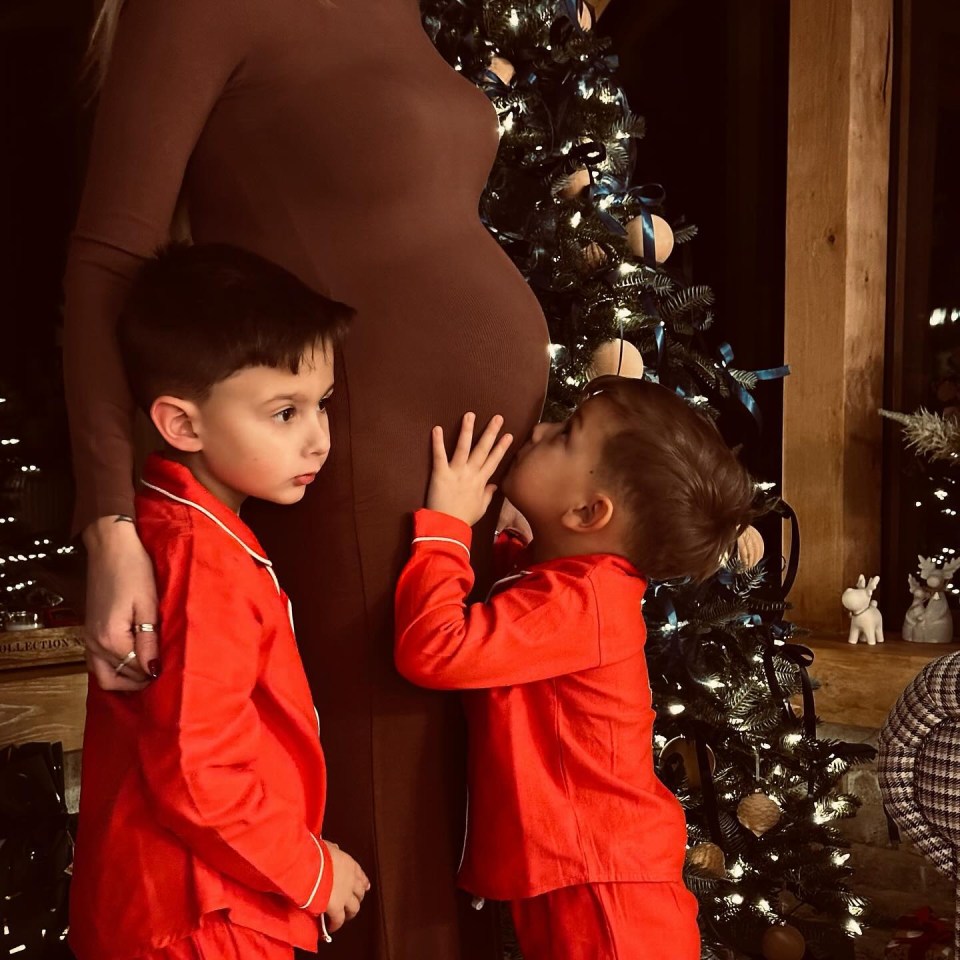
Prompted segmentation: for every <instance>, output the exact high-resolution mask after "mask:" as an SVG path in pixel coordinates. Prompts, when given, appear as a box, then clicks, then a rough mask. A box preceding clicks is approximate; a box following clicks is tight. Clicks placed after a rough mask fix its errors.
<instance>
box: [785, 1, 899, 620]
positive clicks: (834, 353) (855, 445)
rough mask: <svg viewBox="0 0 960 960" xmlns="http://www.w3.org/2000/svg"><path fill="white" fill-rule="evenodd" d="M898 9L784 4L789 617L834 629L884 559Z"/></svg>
mask: <svg viewBox="0 0 960 960" xmlns="http://www.w3.org/2000/svg"><path fill="white" fill-rule="evenodd" d="M892 8H893V0H832V2H830V3H823V2H822V0H794V2H793V3H792V4H791V12H790V68H789V69H790V80H789V121H788V160H787V237H786V291H785V292H786V302H785V311H786V317H785V337H784V352H785V355H786V360H787V362H788V363H789V364H790V365H791V367H792V370H793V373H792V376H790V377H789V378H788V379H787V381H786V384H785V387H784V450H783V491H784V496H785V498H786V499H787V500H788V502H790V503H791V504H792V505H793V506H794V508H795V509H796V511H797V514H798V516H799V518H800V528H801V531H802V535H803V556H802V557H801V565H800V573H799V575H798V577H797V581H796V585H795V587H794V590H793V593H792V595H791V598H790V599H791V601H792V602H793V604H794V612H793V614H792V616H793V618H794V619H795V620H796V621H797V622H798V623H799V624H800V625H801V626H809V627H813V628H819V629H827V630H831V629H842V626H843V618H844V613H843V610H842V608H841V606H840V600H839V597H840V593H841V591H842V590H843V588H844V587H846V586H851V585H852V583H853V581H854V580H855V579H856V577H857V574H859V573H861V572H862V573H864V574H866V575H868V576H869V575H871V574H874V573H877V572H879V567H880V460H881V457H880V450H881V425H880V418H879V417H878V416H877V412H876V411H877V408H878V407H879V406H880V403H881V392H882V385H883V346H884V318H885V306H886V262H887V194H888V182H889V166H890V91H891V78H890V66H891V46H892V29H893V19H892V18H893V9H892ZM889 586H890V587H891V588H892V586H893V585H889Z"/></svg>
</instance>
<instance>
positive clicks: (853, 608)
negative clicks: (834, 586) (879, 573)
mask: <svg viewBox="0 0 960 960" xmlns="http://www.w3.org/2000/svg"><path fill="white" fill-rule="evenodd" d="M879 582H880V578H879V577H871V578H870V581H869V583H868V582H866V581H865V580H864V577H863V574H862V573H861V574H860V576H859V577H858V578H857V585H856V586H855V587H847V589H846V590H844V591H843V594H842V596H841V597H840V602H841V603H842V604H843V606H844V608H845V609H846V610H847V612H848V613H849V614H850V635H849V636H848V637H847V642H848V643H857V642H858V641H859V640H860V637H861V636H862V637H863V639H864V640H865V641H866V642H867V643H868V644H869V645H870V646H873V645H874V644H876V643H883V617H882V616H881V614H880V611H879V610H878V609H877V601H876V600H871V599H870V598H871V597H872V596H873V591H874V590H876V589H877V584H878V583H879Z"/></svg>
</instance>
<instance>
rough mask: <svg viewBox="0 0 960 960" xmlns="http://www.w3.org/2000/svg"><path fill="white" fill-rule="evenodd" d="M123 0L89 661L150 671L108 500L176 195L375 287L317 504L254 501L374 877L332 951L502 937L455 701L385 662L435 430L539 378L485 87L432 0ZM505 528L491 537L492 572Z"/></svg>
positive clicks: (83, 275)
mask: <svg viewBox="0 0 960 960" xmlns="http://www.w3.org/2000/svg"><path fill="white" fill-rule="evenodd" d="M106 4H107V5H106V8H105V12H104V15H103V19H102V20H101V26H102V29H101V30H100V32H99V33H98V39H99V47H98V48H97V49H98V54H99V63H100V66H101V67H102V68H103V69H104V71H105V75H104V80H103V84H102V88H101V91H100V97H99V104H98V114H97V121H96V127H95V133H94V138H93V145H92V151H91V156H90V161H89V168H88V173H87V182H86V188H85V191H84V195H83V201H82V204H81V210H80V214H79V220H78V224H77V228H76V232H75V235H74V238H73V241H72V246H71V250H70V257H69V263H68V270H67V318H66V345H65V352H66V367H67V388H68V401H69V405H70V414H71V429H72V434H73V441H74V458H75V472H76V478H77V486H78V506H77V526H78V529H82V530H83V532H84V540H85V543H86V544H87V547H88V551H89V562H90V574H89V588H88V628H89V631H88V632H89V644H90V653H91V667H92V669H93V671H94V673H95V674H96V676H97V677H98V679H100V680H101V682H102V683H104V685H107V686H112V687H114V688H115V689H135V688H136V682H135V681H136V678H135V676H134V673H135V671H134V670H126V671H125V673H126V675H127V676H128V678H129V679H126V680H124V679H122V678H121V679H119V680H116V679H114V676H115V674H114V668H115V667H116V664H117V663H118V662H119V661H120V660H122V659H123V657H124V656H125V655H126V654H127V653H128V652H129V651H130V649H131V646H132V643H133V634H132V629H133V625H134V624H135V623H140V622H151V621H152V619H153V616H154V614H155V590H154V585H153V579H152V572H151V570H150V567H149V563H148V561H147V560H146V556H145V554H144V553H143V550H142V547H141V546H140V544H139V541H138V540H137V538H136V533H135V530H134V528H133V526H132V525H131V524H129V523H125V522H117V517H120V516H124V515H131V514H132V512H133V509H132V496H133V483H132V479H131V478H132V475H133V444H132V439H131V435H132V409H133V407H132V403H131V400H130V396H129V392H128V389H127V386H126V384H125V383H124V379H123V375H122V372H121V369H120V364H119V360H118V357H117V351H116V346H115V342H114V323H115V320H116V317H117V314H118V312H119V310H120V308H121V305H122V304H123V301H124V296H125V293H126V290H127V288H128V285H129V282H130V279H131V277H132V276H133V275H134V274H135V273H136V271H137V269H138V267H139V265H140V263H141V262H142V259H143V258H144V257H146V256H148V255H149V254H150V253H151V252H152V251H153V250H154V249H155V248H156V247H157V246H158V245H160V244H162V243H163V242H165V241H166V240H167V239H168V237H169V235H170V230H171V222H172V220H173V218H174V212H175V210H176V209H177V207H178V203H179V205H180V206H181V207H185V209H186V211H187V213H188V216H189V223H190V228H191V232H192V235H193V238H194V239H195V240H197V241H225V242H229V243H233V244H237V245H239V246H243V247H246V248H248V249H250V250H253V251H255V252H256V253H259V254H261V255H263V256H265V257H268V258H270V259H272V260H274V261H276V262H278V263H280V264H281V265H283V266H284V267H286V268H287V269H289V270H291V271H293V272H294V273H296V274H297V275H298V276H300V277H301V279H303V280H304V281H306V282H307V283H308V284H310V285H312V286H313V287H315V288H316V289H318V290H320V291H322V292H323V293H325V294H327V295H329V296H331V297H334V298H336V299H338V300H342V301H344V302H346V303H349V304H350V305H352V306H353V307H354V308H356V310H357V316H356V320H355V321H354V323H353V326H352V329H351V332H350V335H349V338H348V343H347V344H346V346H345V348H344V350H343V352H342V355H341V356H339V357H338V358H337V367H336V392H335V399H334V403H333V405H332V406H331V435H332V437H333V450H332V454H331V456H330V459H329V461H328V463H327V466H326V467H325V468H324V470H323V471H322V472H321V474H320V475H319V477H318V480H317V482H316V483H315V484H314V485H313V486H312V487H311V488H310V489H309V490H308V492H307V496H306V497H305V499H304V501H303V503H302V504H301V505H299V506H298V507H296V508H284V509H283V510H280V509H277V510H271V509H269V508H268V507H267V506H261V505H257V507H256V508H251V509H250V510H249V512H248V511H247V510H246V508H245V513H244V516H245V518H246V519H248V520H249V521H250V523H251V524H252V525H253V526H254V528H255V530H256V532H257V534H258V536H259V537H260V539H261V542H262V543H263V545H264V547H265V549H266V550H267V552H268V554H269V555H270V557H271V558H272V560H273V561H274V563H275V565H276V568H277V571H278V575H279V577H280V580H281V582H282V584H283V586H284V587H285V589H286V590H287V592H288V593H289V594H290V596H291V598H292V600H293V606H294V612H295V616H296V623H297V638H298V642H299V645H300V648H301V652H302V655H303V660H304V663H305V665H306V668H307V672H308V675H309V677H310V680H311V684H312V687H313V693H314V699H315V701H316V705H317V709H318V711H319V715H320V724H321V735H322V739H323V743H324V747H325V750H326V752H327V763H328V772H329V778H330V792H329V797H328V806H327V811H328V812H327V821H326V825H325V834H326V835H328V836H329V837H330V838H331V839H332V840H334V841H336V842H338V843H340V844H341V845H342V846H343V847H344V848H345V849H347V850H349V851H350V852H351V853H352V854H354V855H355V856H356V858H357V860H358V861H359V862H360V863H361V864H362V865H363V866H364V868H365V869H366V871H367V873H368V874H369V876H370V878H371V881H372V883H373V889H372V891H371V892H370V894H369V895H368V897H367V899H366V901H365V903H364V910H363V911H362V912H361V914H360V917H359V918H358V920H357V921H356V922H355V924H354V925H353V926H352V927H351V928H350V929H347V930H345V931H344V932H343V934H342V935H341V936H340V937H339V938H337V940H336V942H335V943H334V944H333V945H332V946H331V947H329V948H326V947H325V948H324V953H326V954H328V955H329V956H331V957H341V958H351V960H467V958H470V960H473V958H478V960H493V958H494V957H495V954H496V951H495V949H494V947H493V935H492V933H493V932H492V923H491V917H490V916H489V914H490V911H489V910H485V911H482V912H481V913H479V914H478V913H476V912H475V911H472V910H470V909H469V905H467V904H465V903H464V902H463V901H461V900H460V899H459V898H458V895H457V894H455V892H454V877H455V872H456V867H457V863H458V860H459V857H460V850H461V846H462V842H463V825H464V819H465V803H466V798H465V791H464V767H465V739H464V732H463V722H462V718H461V713H460V708H459V704H458V702H457V701H456V699H454V698H453V697H451V696H449V695H443V694H435V693H430V692H427V691H423V690H418V689H415V688H414V687H412V686H410V685H408V684H407V683H406V682H405V681H403V680H402V679H400V677H399V676H398V675H397V674H396V673H395V672H394V669H393V664H392V622H391V616H392V615H391V611H392V595H393V584H394V580H395V578H396V575H397V574H398V572H399V570H400V568H401V566H402V564H403V560H404V557H405V555H406V552H407V549H408V543H407V537H408V530H409V514H410V512H411V511H412V510H414V509H415V508H417V507H418V506H420V505H421V504H422V502H423V498H424V493H425V490H426V485H427V476H428V457H429V451H428V444H427V443H426V439H425V438H427V437H428V435H429V428H430V427H431V426H433V425H434V424H440V425H442V426H443V427H444V429H445V431H446V434H447V436H456V434H457V429H458V425H459V419H460V416H461V414H462V413H463V412H464V411H465V410H474V411H476V413H477V416H478V419H479V421H480V422H481V423H485V422H486V420H487V419H488V418H489V417H490V416H491V415H492V414H494V413H502V414H504V416H505V418H506V424H505V429H506V430H508V431H510V432H512V433H513V434H514V435H515V436H517V437H518V438H523V437H525V435H526V434H527V433H528V432H529V430H530V429H531V427H532V426H533V424H534V423H535V422H536V420H537V418H538V415H539V412H540V407H541V404H542V401H543V396H544V392H545V388H546V378H547V366H548V356H547V349H546V345H547V331H546V327H545V324H544V320H543V316H542V313H541V311H540V308H539V306H538V304H537V301H536V299H535V298H534V296H533V294H532V293H531V292H530V290H529V289H528V288H527V286H526V284H525V282H524V281H523V279H522V277H521V276H520V275H519V273H517V271H516V270H515V269H514V267H513V265H512V264H511V263H510V261H509V260H508V258H507V257H506V256H505V254H504V253H503V252H502V251H501V250H500V248H499V246H498V245H497V244H496V242H495V241H494V240H493V239H491V237H490V236H489V235H488V234H487V232H486V231H485V230H484V228H483V226H482V225H481V224H480V222H479V220H478V217H477V205H478V200H479V197H480V194H481V191H482V190H483V187H484V183H485V180H486V176H487V173H488V171H489V169H490V166H491V164H492V162H493V158H494V155H495V152H496V149H497V123H496V117H495V115H494V111H493V108H492V106H491V105H490V103H489V102H488V101H487V99H486V97H485V96H484V95H483V94H482V93H481V92H479V91H478V90H477V89H475V88H474V87H473V86H472V85H471V84H470V83H469V82H467V81H465V80H464V79H463V78H461V77H460V76H459V75H458V74H457V73H456V72H455V71H453V70H452V69H451V68H450V67H449V66H448V65H447V64H446V63H445V62H444V61H443V60H442V59H441V58H440V56H439V55H438V54H437V53H436V51H435V50H434V48H433V46H432V44H431V43H430V41H429V39H428V38H427V37H426V35H425V34H424V33H423V31H422V29H421V26H420V19H419V11H418V9H417V3H416V0H126V2H125V3H124V2H123V0H106ZM491 513H492V515H493V516H496V510H495V509H494V510H492V511H491ZM491 523H492V521H488V522H487V523H486V525H485V526H484V527H483V528H481V529H480V530H479V531H478V535H477V537H476V543H477V546H478V549H477V551H476V552H475V556H474V559H475V565H476V566H477V568H478V572H479V575H480V577H481V582H482V578H483V576H484V574H485V569H484V568H485V564H486V563H487V552H486V545H488V544H489V543H490V542H491V541H492V527H491ZM228 628H229V625H225V629H228ZM158 630H159V638H160V654H159V655H160V658H161V661H162V649H163V639H162V634H163V625H162V624H160V625H159V626H158ZM147 660H148V657H142V658H141V662H142V663H143V664H144V665H146V663H147ZM141 679H142V677H141Z"/></svg>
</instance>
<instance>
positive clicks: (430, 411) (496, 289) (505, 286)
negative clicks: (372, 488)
mask: <svg viewBox="0 0 960 960" xmlns="http://www.w3.org/2000/svg"><path fill="white" fill-rule="evenodd" d="M477 229H478V231H479V236H478V234H477V233H476V232H474V231H471V232H470V233H468V234H467V235H465V236H464V237H462V238H460V239H459V240H455V241H450V240H447V241H445V242H442V243H437V244H433V245H429V246H428V245H424V246H422V247H419V248H418V249H417V250H415V251H407V252H405V253H395V254H394V255H393V256H392V257H391V258H389V259H384V260H380V261H379V262H378V263H376V265H375V266H372V265H370V264H371V261H367V264H366V266H365V268H364V269H362V270H360V271H358V273H357V275H356V276H354V277H347V278H345V279H346V280H347V282H346V283H344V284H343V290H342V291H340V290H338V291H336V294H337V295H338V296H340V297H342V299H344V300H346V302H348V303H350V304H351V305H352V306H354V307H355V308H356V310H357V316H356V319H355V321H354V324H353V327H352V329H351V331H350V335H349V337H348V340H347V344H346V346H345V349H344V356H345V358H346V361H347V365H348V371H349V374H350V377H351V394H352V395H355V391H354V389H353V388H354V386H359V387H361V388H362V389H361V390H360V395H361V396H365V397H369V396H371V395H372V394H378V395H380V396H381V397H383V395H384V391H385V390H389V391H391V392H398V393H400V394H402V395H403V397H404V404H403V406H404V408H405V410H406V411H407V412H408V414H409V413H413V414H414V415H416V412H417V411H419V412H420V414H422V416H423V417H424V418H425V420H429V421H431V423H432V422H443V420H442V419H441V418H440V416H441V414H443V413H446V417H445V419H446V420H447V421H448V422H449V419H450V416H451V415H453V414H454V413H455V414H456V415H458V414H459V413H462V412H463V411H464V410H466V409H472V410H476V412H477V413H478V415H480V416H485V415H488V414H492V413H494V412H502V413H505V414H506V413H507V411H506V410H503V409H497V407H498V405H499V406H502V405H503V404H504V403H509V404H510V406H511V407H517V406H519V407H522V408H524V410H525V411H526V413H525V414H524V416H523V417H522V419H523V420H527V419H528V417H529V410H530V408H531V405H533V406H537V407H539V405H540V404H542V401H543V397H544V394H545V392H546V384H547V374H548V368H549V354H548V350H547V345H548V333H547V326H546V322H545V320H544V317H543V312H542V310H541V308H540V304H539V302H538V301H537V298H536V297H535V296H534V294H533V292H532V291H531V290H530V288H529V286H528V285H527V283H526V281H525V280H524V279H523V277H522V276H521V274H520V273H519V272H518V271H517V269H516V267H514V265H513V263H512V262H511V261H510V259H509V258H508V257H507V256H506V254H504V253H503V251H502V250H501V249H500V247H499V245H498V244H497V243H496V241H494V240H493V239H492V238H491V237H490V236H489V235H488V234H487V233H486V231H485V230H483V228H482V227H480V226H479V225H478V228H477ZM438 408H443V409H442V410H441V409H438ZM518 426H519V424H518Z"/></svg>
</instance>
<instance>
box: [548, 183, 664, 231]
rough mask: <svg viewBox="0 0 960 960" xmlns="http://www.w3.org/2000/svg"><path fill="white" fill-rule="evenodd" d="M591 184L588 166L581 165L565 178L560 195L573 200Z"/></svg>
mask: <svg viewBox="0 0 960 960" xmlns="http://www.w3.org/2000/svg"><path fill="white" fill-rule="evenodd" d="M589 186H590V173H589V171H588V170H587V168H586V167H580V169H579V170H574V171H573V173H571V174H570V176H569V177H567V179H566V180H564V182H563V184H562V186H561V187H560V189H559V190H558V191H557V193H559V194H560V196H561V197H563V198H564V199H565V200H572V199H573V198H574V197H576V196H578V195H579V194H580V193H582V192H583V191H584V190H586V189H587V187H589ZM671 236H672V234H671Z"/></svg>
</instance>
